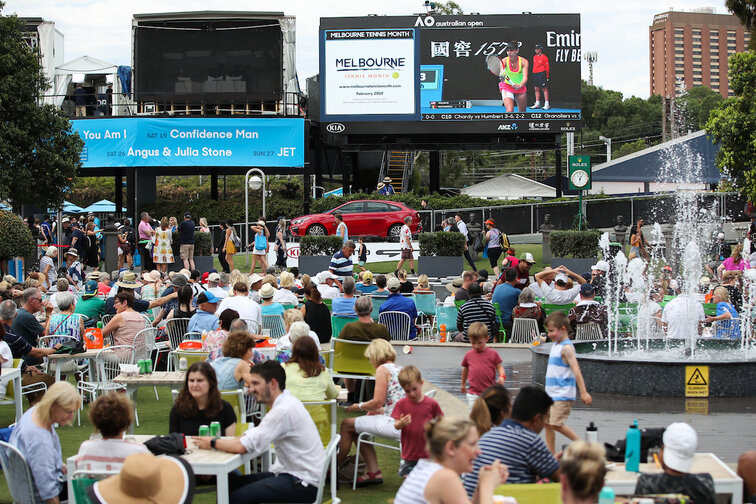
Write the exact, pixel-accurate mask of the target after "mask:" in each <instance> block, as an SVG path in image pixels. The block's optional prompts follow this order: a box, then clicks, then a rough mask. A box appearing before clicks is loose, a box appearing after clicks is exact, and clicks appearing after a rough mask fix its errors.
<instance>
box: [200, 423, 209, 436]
mask: <svg viewBox="0 0 756 504" xmlns="http://www.w3.org/2000/svg"><path fill="white" fill-rule="evenodd" d="M199 435H200V436H209V435H210V427H208V426H207V425H200V428H199Z"/></svg>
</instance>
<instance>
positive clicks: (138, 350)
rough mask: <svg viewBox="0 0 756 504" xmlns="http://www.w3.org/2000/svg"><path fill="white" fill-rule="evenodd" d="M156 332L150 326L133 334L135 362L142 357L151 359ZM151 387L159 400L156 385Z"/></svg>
mask: <svg viewBox="0 0 756 504" xmlns="http://www.w3.org/2000/svg"><path fill="white" fill-rule="evenodd" d="M157 334H158V330H157V328H156V327H150V328H148V329H142V330H141V331H139V332H138V333H137V334H136V336H134V359H135V360H136V361H137V362H139V361H140V360H143V359H150V361H151V360H152V351H153V350H155V338H157ZM153 364H154V363H153ZM152 388H153V389H154V390H155V399H156V400H158V401H159V400H160V397H159V396H158V391H157V387H152Z"/></svg>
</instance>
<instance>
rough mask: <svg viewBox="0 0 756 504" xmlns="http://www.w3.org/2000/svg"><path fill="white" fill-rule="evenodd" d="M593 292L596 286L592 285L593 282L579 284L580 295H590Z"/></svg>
mask: <svg viewBox="0 0 756 504" xmlns="http://www.w3.org/2000/svg"><path fill="white" fill-rule="evenodd" d="M594 292H596V288H595V287H594V286H593V284H590V283H584V284H583V285H581V286H580V294H581V295H582V296H592V295H593V293H594Z"/></svg>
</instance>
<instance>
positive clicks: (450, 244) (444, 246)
mask: <svg viewBox="0 0 756 504" xmlns="http://www.w3.org/2000/svg"><path fill="white" fill-rule="evenodd" d="M417 239H418V241H419V242H420V255H421V256H425V257H432V256H461V255H462V254H464V253H465V236H464V235H463V234H462V233H457V232H449V231H437V232H434V233H420V234H419V235H418V237H417Z"/></svg>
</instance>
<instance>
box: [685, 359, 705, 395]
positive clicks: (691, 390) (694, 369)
mask: <svg viewBox="0 0 756 504" xmlns="http://www.w3.org/2000/svg"><path fill="white" fill-rule="evenodd" d="M685 397H709V366H685Z"/></svg>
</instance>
